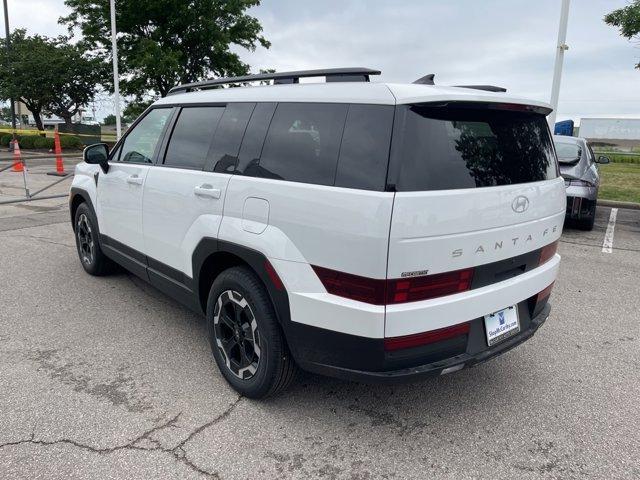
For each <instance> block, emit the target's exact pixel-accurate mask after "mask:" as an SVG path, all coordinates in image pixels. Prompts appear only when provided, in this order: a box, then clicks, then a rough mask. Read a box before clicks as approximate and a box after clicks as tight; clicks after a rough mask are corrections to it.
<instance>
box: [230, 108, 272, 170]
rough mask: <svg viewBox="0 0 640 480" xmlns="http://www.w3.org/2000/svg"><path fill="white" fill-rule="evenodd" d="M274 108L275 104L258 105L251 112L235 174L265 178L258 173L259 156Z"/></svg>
mask: <svg viewBox="0 0 640 480" xmlns="http://www.w3.org/2000/svg"><path fill="white" fill-rule="evenodd" d="M276 106H277V104H276V103H258V104H257V105H256V108H255V109H254V110H253V115H251V121H250V122H249V125H248V126H247V131H246V132H245V134H244V139H243V140H242V148H240V153H239V154H238V166H237V168H236V171H237V173H241V174H243V175H250V176H252V177H265V176H266V175H264V174H262V173H261V172H260V165H259V164H260V154H261V153H262V146H263V145H264V139H265V137H266V135H267V130H269V124H270V123H271V119H272V118H273V113H274V112H275V111H276Z"/></svg>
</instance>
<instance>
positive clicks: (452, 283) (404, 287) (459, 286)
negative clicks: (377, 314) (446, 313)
mask: <svg viewBox="0 0 640 480" xmlns="http://www.w3.org/2000/svg"><path fill="white" fill-rule="evenodd" d="M312 267H313V270H314V271H315V272H316V275H318V278H319V279H320V281H321V282H322V284H323V285H324V288H326V289H327V292H329V293H331V294H333V295H338V296H340V297H345V298H350V299H352V300H358V301H360V302H365V303H371V304H374V305H390V304H395V303H405V302H416V301H418V300H427V299H430V298H436V297H442V296H444V295H451V294H453V293H459V292H464V291H466V290H469V289H470V288H471V281H472V280H473V269H472V268H467V269H464V270H456V271H454V272H446V273H437V274H435V275H424V276H420V277H409V278H397V279H390V280H379V279H374V278H368V277H361V276H359V275H352V274H350V273H343V272H338V271H336V270H330V269H328V268H324V267H318V266H315V265H312Z"/></svg>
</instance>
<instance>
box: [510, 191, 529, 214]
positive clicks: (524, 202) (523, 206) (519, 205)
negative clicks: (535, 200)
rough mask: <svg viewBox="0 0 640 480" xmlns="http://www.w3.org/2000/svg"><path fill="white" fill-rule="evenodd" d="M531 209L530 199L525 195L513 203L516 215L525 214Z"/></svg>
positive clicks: (519, 196)
mask: <svg viewBox="0 0 640 480" xmlns="http://www.w3.org/2000/svg"><path fill="white" fill-rule="evenodd" d="M527 208H529V199H528V198H527V197H525V196H524V195H518V196H517V197H516V198H514V199H513V202H511V209H512V210H513V211H514V212H516V213H524V212H525V211H526V210H527Z"/></svg>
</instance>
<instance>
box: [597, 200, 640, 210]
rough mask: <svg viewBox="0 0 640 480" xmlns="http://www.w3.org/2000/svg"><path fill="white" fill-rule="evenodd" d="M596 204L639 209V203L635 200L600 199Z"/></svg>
mask: <svg viewBox="0 0 640 480" xmlns="http://www.w3.org/2000/svg"><path fill="white" fill-rule="evenodd" d="M598 205H599V206H601V207H613V208H628V209H629V210H640V203H635V202H619V201H617V200H600V199H598Z"/></svg>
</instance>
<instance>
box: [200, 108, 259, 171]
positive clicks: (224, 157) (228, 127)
mask: <svg viewBox="0 0 640 480" xmlns="http://www.w3.org/2000/svg"><path fill="white" fill-rule="evenodd" d="M253 107H255V103H230V104H228V105H227V108H226V110H225V112H224V115H223V116H222V119H221V120H220V125H218V130H216V135H215V138H214V140H213V145H212V147H211V153H210V154H209V158H210V159H211V160H210V163H209V164H208V165H207V170H213V171H214V172H226V173H232V172H233V170H234V169H235V166H236V163H237V162H238V150H240V142H242V137H243V136H244V131H245V129H246V128H247V123H248V122H249V117H251V112H253Z"/></svg>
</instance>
